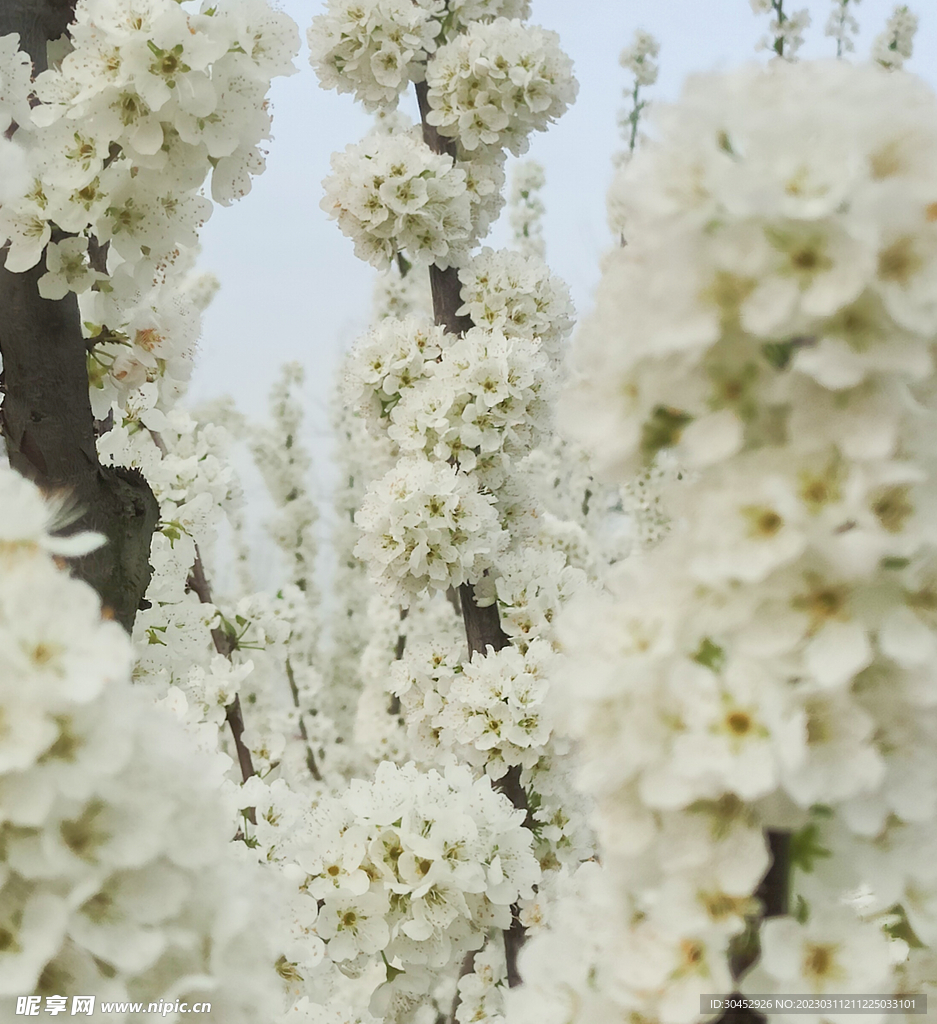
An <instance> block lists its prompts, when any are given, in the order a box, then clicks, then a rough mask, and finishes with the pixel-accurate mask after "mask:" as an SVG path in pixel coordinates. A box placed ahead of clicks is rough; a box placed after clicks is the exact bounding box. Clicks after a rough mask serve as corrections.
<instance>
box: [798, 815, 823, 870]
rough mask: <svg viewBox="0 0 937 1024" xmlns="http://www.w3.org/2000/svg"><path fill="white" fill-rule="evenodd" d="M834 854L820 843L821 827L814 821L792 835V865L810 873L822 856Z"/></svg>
mask: <svg viewBox="0 0 937 1024" xmlns="http://www.w3.org/2000/svg"><path fill="white" fill-rule="evenodd" d="M830 856H832V854H831V853H830V851H829V850H828V849H827V848H826V847H825V846H821V845H820V827H819V825H817V823H816V822H814V821H812V822H810V824H808V825H804V827H803V828H802V829H800V830H799V831H798V832H795V833H794V834H793V835H792V836H791V867H792V868H797V869H799V870H800V871H805V872H807V873H808V874H809V873H810V872H811V871H813V866H814V863H815V862H816V861H817V860H819V859H820V858H822V857H830Z"/></svg>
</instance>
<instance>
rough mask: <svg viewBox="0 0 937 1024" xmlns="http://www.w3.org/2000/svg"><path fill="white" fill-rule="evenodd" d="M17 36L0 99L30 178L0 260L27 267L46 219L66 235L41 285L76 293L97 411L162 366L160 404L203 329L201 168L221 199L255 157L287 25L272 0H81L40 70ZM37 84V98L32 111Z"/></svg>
mask: <svg viewBox="0 0 937 1024" xmlns="http://www.w3.org/2000/svg"><path fill="white" fill-rule="evenodd" d="M14 39H15V37H12V36H11V37H7V39H6V40H5V42H4V43H3V47H4V51H3V55H2V57H0V66H2V70H0V83H2V86H0V93H2V96H3V97H5V99H2V100H0V107H4V108H5V109H6V112H8V113H9V114H10V115H11V116H13V117H14V118H15V120H16V122H17V124H18V128H17V131H16V136H15V137H16V141H17V142H18V143H20V144H21V145H22V146H23V148H24V150H25V153H26V158H27V161H26V162H27V169H28V176H29V179H30V180H27V182H26V183H25V187H24V188H22V189H21V190H20V191H19V193H18V194H17V195H16V196H11V197H8V201H5V202H4V205H3V208H2V210H0V239H3V240H7V239H8V240H9V248H8V250H7V253H6V260H5V266H6V268H7V269H8V270H12V271H17V272H19V271H25V270H27V269H29V268H31V267H33V266H35V265H36V264H37V263H38V262H39V260H40V259H41V258H42V255H43V251H44V250H45V249H46V247H47V245H48V243H49V242H50V239H51V238H52V234H53V230H54V231H56V232H64V233H67V234H69V235H74V236H76V237H73V238H66V239H64V240H61V241H60V240H58V239H57V240H56V242H54V243H53V244H52V245H49V246H48V256H47V269H48V273H46V274H45V275H44V276H43V277H42V279H41V281H40V286H39V287H40V292H41V294H42V295H43V296H44V297H46V298H49V299H57V298H61V297H62V296H64V294H65V293H66V292H67V291H74V292H76V293H78V294H80V295H81V296H82V302H81V307H82V321H83V323H84V325H85V329H86V332H87V334H88V336H89V337H91V338H94V339H96V342H95V344H94V345H93V362H92V366H91V370H92V387H93V390H92V396H93V398H95V399H97V401H96V403H95V404H96V409H95V412H96V413H98V414H99V415H101V416H103V415H106V412H107V409H108V407H109V406H110V403H111V401H112V400H113V399H114V398H115V397H119V398H120V399H121V400H123V399H124V398H126V395H127V393H128V391H129V390H130V389H132V388H134V387H136V386H138V385H139V384H141V383H143V382H144V381H146V380H156V379H162V378H165V379H166V382H167V383H166V391H167V395H166V398H165V400H164V402H163V406H162V407H163V408H164V409H165V408H168V406H169V403H170V401H171V399H172V398H173V397H174V392H175V391H177V390H178V388H179V386H180V382H181V381H184V380H185V379H186V377H187V376H188V373H189V364H190V362H191V355H192V350H193V349H194V344H195V340H196V338H197V336H198V308H197V305H196V303H195V302H194V301H193V299H192V298H191V297H188V296H186V295H185V294H184V288H183V287H182V285H183V281H184V279H185V277H186V275H187V274H188V272H189V270H190V269H191V267H190V264H191V261H192V258H193V253H194V251H195V250H196V248H197V242H198V232H199V230H200V228H201V226H202V225H203V224H204V222H205V221H206V220H207V219H208V217H209V215H210V214H211V210H212V204H211V202H210V201H209V200H208V199H207V198H206V197H205V196H204V195H203V194H202V188H203V185H204V183H205V182H206V180H207V178H208V177H209V175H210V176H211V194H212V197H213V198H214V199H215V200H216V201H217V202H220V203H224V204H228V203H230V202H231V201H232V200H233V199H235V198H237V197H239V196H242V195H244V194H246V193H247V192H248V191H249V190H250V187H251V184H250V183H251V176H252V175H256V174H258V173H260V172H261V171H262V170H263V168H264V155H263V151H262V148H261V147H262V145H263V143H264V141H265V140H267V139H269V137H270V124H271V115H270V111H269V109H268V104H267V93H268V91H269V87H270V81H271V79H272V78H273V77H274V76H277V75H286V74H290V73H292V72H293V71H294V70H295V69H294V68H293V65H292V58H293V56H295V53H296V51H297V49H298V42H299V41H298V33H297V30H296V26H295V24H294V23H293V22H292V20H291V19H290V18H289V17H288V16H287V15H285V14H283V13H282V12H279V11H275V10H273V9H272V8H271V7H270V6H269V5H268V4H267V3H266V0H228V2H227V3H225V4H223V5H219V6H218V7H212V8H208V7H205V8H204V9H203V11H202V12H201V13H198V14H195V13H192V12H190V11H188V10H187V9H186V8H185V7H183V6H182V5H181V4H179V3H176V2H175V0H154V2H152V3H146V4H141V3H137V2H134V0H120V2H109V0H80V2H79V3H78V4H77V6H76V7H75V21H74V23H73V24H72V25H71V26H70V29H69V47H70V48H69V49H68V50H67V52H66V53H65V55H64V56H63V57H62V58H61V60H60V61H59V62H58V63H56V64H53V66H52V67H50V68H49V70H47V71H44V72H43V73H42V74H40V75H39V76H38V77H37V79H36V81H35V83H34V84H31V83H30V82H29V79H28V75H26V74H25V73H24V69H27V70H28V64H24V63H23V56H24V55H22V54H20V55H16V54H15V53H14V52H11V51H10V47H11V45H12V42H13V41H14ZM31 91H34V93H35V97H36V98H37V99H38V100H39V101H40V102H39V103H38V105H36V106H35V107H34V108H33V109H32V111H31V113H27V111H28V106H29V105H28V97H29V94H30V92H31ZM14 92H15V93H16V95H15V97H14V95H13V93H14ZM11 104H12V105H11ZM24 108H25V109H24ZM3 115H4V110H3V109H0V120H2V118H3ZM7 184H9V182H7ZM102 408H103V410H104V411H103V412H101V409H102Z"/></svg>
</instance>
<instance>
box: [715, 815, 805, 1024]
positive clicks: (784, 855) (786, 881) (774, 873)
mask: <svg viewBox="0 0 937 1024" xmlns="http://www.w3.org/2000/svg"><path fill="white" fill-rule="evenodd" d="M765 838H766V839H767V840H768V849H769V851H770V853H771V864H770V866H769V867H768V870H767V871H766V872H765V876H764V878H762V880H761V882H760V883H759V885H758V888H757V889H756V890H755V897H756V899H757V900H758V901H759V903H760V904H761V917H760V920H761V921H765V920H767V919H768V918H771V917H783V916H784V915H785V914H787V913H789V912H790V880H791V833H790V832H787V831H780V830H774V829H768V830H767V831H766V833H765ZM757 959H758V944H757V936H755V935H753V936H752V941H751V942H750V943H748V944H747V945H745V946H744V947H743V948H741V949H739V950H738V951H736V952H735V953H732V954H730V957H729V966H730V967H731V970H732V978H733V980H735V981H738V979H739V978H741V976H742V975H743V974H744V973H745V972H746V971H747V970H748V969H749V968H750V967H751V966H752V964H754V963H755V961H756V960H757ZM733 994H734V995H739V993H738V992H735V993H733ZM766 1022H767V1017H765V1016H764V1015H763V1014H760V1013H758V1012H756V1011H755V1010H747V1009H738V1010H726V1012H725V1013H724V1014H723V1015H722V1016H721V1017H719V1019H718V1020H717V1021H716V1024H766Z"/></svg>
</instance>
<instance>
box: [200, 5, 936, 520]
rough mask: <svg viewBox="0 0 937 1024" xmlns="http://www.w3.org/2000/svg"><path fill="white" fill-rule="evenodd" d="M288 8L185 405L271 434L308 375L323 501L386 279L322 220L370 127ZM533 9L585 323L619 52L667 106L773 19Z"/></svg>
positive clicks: (922, 9) (306, 15)
mask: <svg viewBox="0 0 937 1024" xmlns="http://www.w3.org/2000/svg"><path fill="white" fill-rule="evenodd" d="M804 5H806V6H808V7H809V9H810V12H811V15H812V19H813V24H812V26H811V28H810V30H809V36H808V41H807V45H806V46H805V47H804V50H803V51H802V55H803V56H804V57H813V56H821V55H834V54H835V44H834V43H833V41H832V40H831V39H828V38H825V37H824V31H823V30H824V26H825V24H826V21H827V17H828V15H829V12H830V10H831V7H832V4H831V3H830V0H787V6H790V7H792V8H799V7H801V6H804ZM282 6H283V7H284V8H285V9H286V10H287V11H288V12H289V13H290V14H291V15H292V16H293V18H294V19H295V20H296V21H297V22H298V23H299V25H300V29H301V35H302V37H303V50H302V52H301V54H300V56H299V58H298V59H297V61H296V63H297V66H298V67H299V72H298V73H297V74H296V75H294V76H292V77H291V78H286V79H280V80H278V81H277V82H275V83H274V88H273V108H274V136H275V137H274V139H273V141H272V142H271V143H270V154H269V157H268V166H267V170H266V172H265V173H264V174H263V175H262V176H261V177H260V178H258V179H257V180H256V181H255V183H254V188H253V191H252V192H251V194H250V195H249V196H247V197H246V198H245V199H243V200H242V201H241V202H240V203H238V204H237V205H235V206H233V207H230V208H227V209H225V208H222V207H218V208H216V209H215V212H214V214H213V216H212V218H211V220H210V221H209V223H208V224H207V225H206V227H205V230H204V235H203V243H204V245H203V256H202V260H201V265H202V267H203V268H204V269H206V270H211V271H213V272H214V273H215V274H216V275H217V276H218V277H219V279H220V280H221V286H222V287H221V290H220V291H219V293H218V295H217V297H216V298H215V301H214V303H213V304H212V305H211V307H210V308H209V309H208V311H207V313H206V316H205V324H204V331H203V336H202V341H201V347H200V352H199V356H198V362H197V366H196V369H195V374H194V377H193V381H192V388H191V392H190V395H191V398H192V399H193V400H194V401H200V400H203V399H208V398H214V397H217V396H218V395H221V394H224V393H226V392H227V393H230V394H232V395H233V396H234V397H235V399H236V401H237V404H238V406H239V407H240V408H241V410H242V411H243V412H245V413H246V414H248V415H249V416H251V417H252V418H264V417H265V414H266V396H267V392H268V390H269V387H270V385H271V384H272V382H273V380H274V379H275V377H276V375H277V372H278V369H279V367H280V366H281V364H282V363H284V362H285V361H288V360H299V361H301V362H302V363H303V364H304V365H305V367H306V371H307V378H308V385H307V389H306V391H307V395H308V406H307V408H308V417H309V420H308V434H309V441H310V443H311V444H312V446H313V449H314V458H315V459H316V462H317V464H318V465H317V472H316V477H317V485H316V489H317V490H318V491H319V492H320V494H321V495H322V497H323V499H325V498H326V492H327V490H328V483H329V479H330V477H331V475H332V470H331V467H330V466H329V464H328V452H329V447H330V446H329V443H328V438H327V434H328V417H327V412H326V403H327V398H328V394H329V392H330V390H331V388H332V386H333V381H334V377H335V368H336V361H337V358H338V355H339V354H340V353H341V351H342V350H344V349H345V348H347V347H348V345H349V344H350V343H351V341H352V340H353V339H354V338H355V337H356V335H357V334H359V333H360V332H361V331H363V330H364V329H366V327H367V322H368V314H369V310H370V302H371V287H372V282H373V280H374V276H375V273H376V272H375V271H374V270H373V269H372V268H371V267H370V266H368V265H367V264H364V263H362V262H361V261H360V260H358V259H356V258H355V256H354V255H353V253H352V244H351V242H350V241H349V240H348V239H347V238H345V237H344V236H343V235H342V234H341V232H340V231H339V230H338V228H337V226H336V225H335V224H334V223H333V222H331V221H329V220H328V219H327V217H326V215H325V214H324V213H323V212H322V211H321V210H320V209H319V200H320V199H321V196H322V186H321V182H322V179H323V178H324V177H325V176H326V174H327V173H328V170H329V158H330V156H331V154H332V152H333V151H334V150H338V149H343V148H344V147H345V146H346V145H348V144H349V143H351V142H357V141H358V140H359V139H360V138H361V136H362V135H364V133H365V132H366V131H367V130H368V128H369V126H370V123H371V121H370V118H369V117H368V115H367V114H365V113H364V111H363V110H362V109H361V108H360V107H359V106H357V105H356V104H355V103H354V102H353V101H352V99H351V97H350V96H348V95H344V96H339V95H337V94H336V93H334V92H326V91H324V90H323V89H321V88H320V87H319V84H318V80H317V78H316V75H315V72H314V71H313V70H312V68H311V67H310V66H309V63H308V58H307V51H306V48H305V30H306V28H307V26H308V25H309V23H310V21H311V20H312V17H313V15H314V14H315V13H317V12H318V11H320V10H321V9H322V8H323V6H324V4H323V3H321V2H319V0H314V2H313V0H282ZM910 6H911V7H912V9H913V10H915V11H916V12H917V13H918V14H919V15H920V18H921V26H920V30H919V32H918V35H917V39H916V42H915V55H914V58H913V59H912V61H911V62H910V63H909V65H908V67H909V68H911V69H912V70H914V71H916V72H917V73H919V74H921V75H923V76H924V77H925V78H928V79H929V80H930V81H931V82H932V84H933V85H934V86H935V87H937V60H935V58H937V12H935V11H934V0H910ZM532 7H533V16H532V19H531V20H532V21H533V22H535V23H538V24H541V25H543V26H545V27H547V28H551V29H554V30H555V31H557V32H558V33H559V35H560V39H561V42H562V45H563V47H564V49H565V50H566V52H567V53H569V55H570V56H571V57H572V58H573V61H574V62H575V73H576V77H577V78H578V80H579V85H580V88H579V97H578V99H577V101H576V104H575V106H573V107H572V108H571V109H570V111H568V112H567V114H566V115H565V116H564V117H563V118H562V119H561V120H560V121H559V122H558V123H557V124H556V125H555V126H553V127H552V128H551V129H550V130H549V131H548V132H547V133H545V134H542V135H537V136H535V137H534V138H533V140H532V144H531V148H530V153H529V156H531V157H534V158H536V159H537V160H539V161H541V162H542V163H543V164H544V165H545V167H546V174H547V187H546V189H545V192H544V201H545V203H546V206H547V215H546V221H545V234H546V238H547V258H548V261H549V263H550V264H551V267H552V269H553V270H554V272H556V273H558V274H559V275H561V276H562V277H563V278H564V279H565V280H566V281H567V283H568V284H569V286H570V288H571V290H572V294H573V299H574V301H575V303H576V306H577V309H578V311H579V313H580V314H581V313H583V312H585V311H587V310H588V308H589V304H590V297H591V294H592V291H593V289H594V287H595V284H596V282H597V280H598V275H599V259H600V257H601V254H602V252H603V251H604V250H605V249H606V248H607V247H608V246H609V245H610V244H611V242H612V239H611V237H610V235H609V232H608V229H607V227H606V224H605V192H606V189H607V187H608V184H609V181H610V178H611V174H612V155H613V153H614V152H615V151H616V150H618V149H620V148H621V140H620V138H619V135H618V129H617V127H616V118H617V113H618V111H619V109H620V108H621V107H622V105H623V99H622V90H623V88H624V87H625V85H626V84H627V76H626V73H625V72H624V71H623V70H622V69H621V67H620V66H619V64H618V55H619V53H620V52H621V50H622V48H623V47H624V46H625V45H626V44H627V43H629V42H630V40H631V37H632V35H633V33H634V30H635V29H637V28H643V29H646V30H648V31H650V32H652V33H653V34H654V35H655V36H656V37H657V38H658V39H659V40H660V42H661V54H660V65H661V73H660V78H659V81H658V83H657V85H656V86H654V87H653V89H652V90H651V91H650V92H649V94H648V95H649V97H650V98H651V99H652V100H653V99H659V100H670V99H674V98H676V97H677V96H678V95H679V91H680V86H681V83H682V82H683V80H684V79H685V78H686V76H687V75H688V74H690V73H692V72H694V71H705V70H712V69H718V68H729V67H732V66H733V65H736V64H738V63H741V62H744V61H747V60H750V59H753V58H755V56H756V54H755V45H756V43H757V41H758V39H759V38H761V36H762V35H764V34H765V31H766V26H767V22H768V18H767V17H766V16H762V17H755V16H754V15H753V14H752V13H751V10H750V5H749V3H748V0H533V3H532ZM893 8H894V3H893V2H892V0H861V2H859V3H858V6H857V7H856V15H857V16H858V18H859V20H860V23H861V25H862V32H861V35H860V38H859V41H858V45H857V53H858V55H859V56H865V55H867V54H868V51H869V44H870V42H871V40H872V38H874V36H875V35H877V34H878V32H880V31H881V29H882V27H883V25H884V23H885V21H886V19H887V17H888V16H889V14H890V13H891V11H892V10H893ZM761 59H764V55H763V54H762V55H761ZM509 166H510V165H509ZM502 230H503V229H502ZM491 241H492V242H493V244H495V245H498V244H504V242H505V241H506V236H505V235H504V234H502V231H501V230H498V228H496V229H495V232H494V233H493V235H492V236H491ZM250 484H251V482H250V481H248V485H249V486H250ZM323 512H326V509H323Z"/></svg>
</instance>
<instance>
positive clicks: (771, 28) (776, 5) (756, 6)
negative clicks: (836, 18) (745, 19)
mask: <svg viewBox="0 0 937 1024" xmlns="http://www.w3.org/2000/svg"><path fill="white" fill-rule="evenodd" d="M749 2H750V3H751V8H752V10H753V11H754V13H755V14H772V15H774V17H773V18H772V19H771V21H770V23H769V25H768V32H769V34H768V35H767V36H765V37H764V38H763V39H761V40H760V41H759V43H758V47H757V48H758V49H759V50H773V51H774V52H775V53H776V54H777V55H778V56H779V57H783V58H784V59H785V60H789V61H792V60H796V59H797V52H798V50H800V48H801V47H802V46H803V45H804V31H805V30H806V29H807V28H809V26H810V12H809V11H808V10H807V8H806V7H804V8H803V9H801V10H799V11H790V12H785V11H784V9H783V7H784V2H783V0H749Z"/></svg>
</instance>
